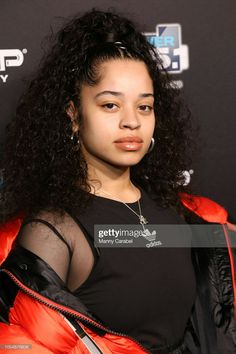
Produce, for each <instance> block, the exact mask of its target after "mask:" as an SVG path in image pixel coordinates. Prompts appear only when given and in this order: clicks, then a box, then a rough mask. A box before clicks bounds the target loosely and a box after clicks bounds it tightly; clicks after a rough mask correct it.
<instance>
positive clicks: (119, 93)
mask: <svg viewBox="0 0 236 354" xmlns="http://www.w3.org/2000/svg"><path fill="white" fill-rule="evenodd" d="M102 95H113V96H124V94H123V93H122V92H117V91H109V90H106V91H102V92H99V93H97V94H96V95H95V98H97V97H100V96H102ZM138 96H139V97H141V98H142V97H154V94H153V93H140V94H139V95H138Z"/></svg>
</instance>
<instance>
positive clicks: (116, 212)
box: [74, 191, 196, 350]
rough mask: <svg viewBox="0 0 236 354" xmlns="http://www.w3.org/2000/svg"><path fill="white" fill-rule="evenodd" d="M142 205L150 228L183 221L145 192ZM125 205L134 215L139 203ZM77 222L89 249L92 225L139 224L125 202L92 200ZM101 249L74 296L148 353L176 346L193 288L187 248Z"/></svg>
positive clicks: (91, 238)
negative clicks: (88, 273)
mask: <svg viewBox="0 0 236 354" xmlns="http://www.w3.org/2000/svg"><path fill="white" fill-rule="evenodd" d="M140 203H141V208H142V214H143V215H144V216H145V217H146V218H147V220H148V222H149V224H183V223H184V221H183V220H182V219H181V218H180V217H179V216H178V215H177V214H176V213H175V212H174V211H172V210H170V209H164V208H162V207H159V206H158V205H157V204H156V203H155V202H154V201H153V200H151V199H150V198H149V196H148V195H147V194H146V193H145V192H144V191H142V196H141V199H140ZM128 205H129V206H131V207H132V208H133V209H134V210H136V212H137V213H138V211H139V209H138V204H137V202H136V203H129V204H128ZM79 222H80V224H82V226H83V228H84V229H85V230H84V232H85V233H86V238H87V240H88V241H89V242H90V244H91V245H92V244H93V235H94V225H95V224H137V223H138V222H139V220H138V217H137V216H136V215H135V214H134V213H133V212H132V211H130V210H129V209H128V208H127V207H126V206H125V205H124V204H123V203H121V202H118V201H114V200H111V199H107V198H104V197H98V196H94V197H93V200H92V203H91V205H90V206H89V207H88V209H87V210H86V213H84V214H82V215H80V216H79ZM147 226H148V225H147ZM176 232H178V231H176ZM173 237H181V235H173ZM190 238H191V237H190ZM190 242H191V240H190ZM92 247H93V246H92ZM99 251H100V256H99V257H98V258H97V260H96V262H95V264H94V267H93V269H92V271H91V273H90V275H89V276H88V278H87V279H86V280H85V282H84V283H83V284H82V285H80V287H79V288H78V289H76V290H75V291H74V293H75V294H76V295H78V296H79V297H80V299H81V300H82V301H83V302H84V304H85V305H86V306H87V307H88V308H89V309H90V310H91V311H92V312H93V313H94V314H95V315H96V316H97V317H98V318H100V319H101V320H102V322H103V323H104V324H106V325H107V326H109V327H110V328H112V329H113V330H115V331H117V332H122V333H126V334H129V335H131V336H133V337H135V338H136V339H137V340H139V341H140V342H141V343H142V344H143V345H144V346H145V347H147V348H149V349H151V350H154V349H157V348H159V347H162V346H163V345H164V346H165V345H170V344H173V343H175V342H178V340H180V339H181V338H182V337H183V334H184V330H185V327H186V324H187V320H188V318H189V316H190V312H191V308H192V306H193V302H194V297H195V290H196V289H195V286H196V285H195V275H194V270H193V265H192V261H191V250H190V248H161V249H160V248H144V247H143V248H120V247H116V248H114V247H113V248H103V247H100V248H99ZM94 255H96V252H95V251H94Z"/></svg>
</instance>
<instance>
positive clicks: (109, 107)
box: [102, 103, 118, 111]
mask: <svg viewBox="0 0 236 354" xmlns="http://www.w3.org/2000/svg"><path fill="white" fill-rule="evenodd" d="M102 107H103V108H105V109H106V110H108V111H114V110H115V109H116V108H117V107H118V106H117V105H116V104H115V103H105V104H103V105H102Z"/></svg>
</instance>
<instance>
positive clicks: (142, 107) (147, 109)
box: [139, 104, 153, 112]
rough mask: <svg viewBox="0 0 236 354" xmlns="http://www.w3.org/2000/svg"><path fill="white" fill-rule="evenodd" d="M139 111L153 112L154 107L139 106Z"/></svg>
mask: <svg viewBox="0 0 236 354" xmlns="http://www.w3.org/2000/svg"><path fill="white" fill-rule="evenodd" d="M139 109H140V110H141V111H143V112H151V111H152V110H153V107H152V106H149V105H147V104H142V105H141V106H139Z"/></svg>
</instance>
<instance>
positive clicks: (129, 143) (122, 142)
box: [114, 136, 143, 151]
mask: <svg viewBox="0 0 236 354" xmlns="http://www.w3.org/2000/svg"><path fill="white" fill-rule="evenodd" d="M114 143H115V145H116V146H117V147H118V148H119V149H121V150H125V151H136V150H140V149H141V147H142V144H143V140H142V139H141V138H139V137H136V136H134V137H124V138H120V139H117V140H116V141H115V142H114Z"/></svg>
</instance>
